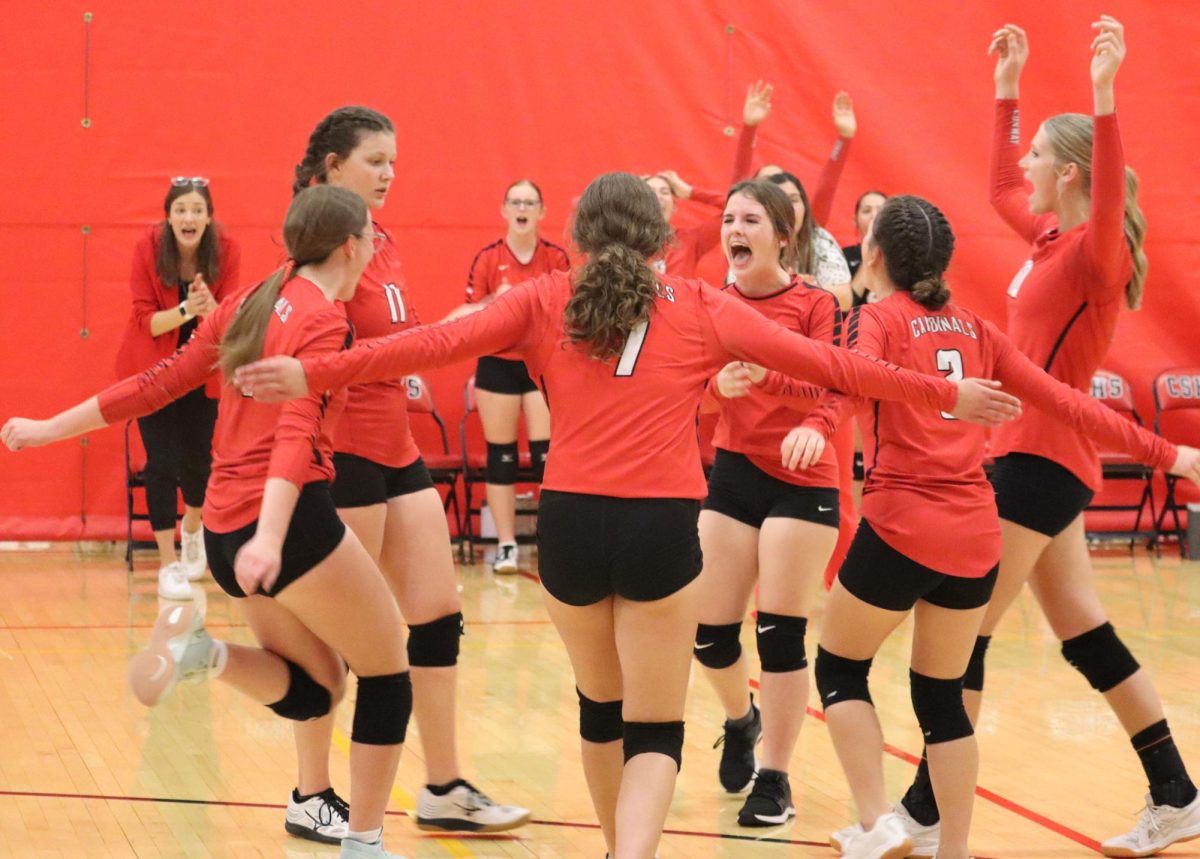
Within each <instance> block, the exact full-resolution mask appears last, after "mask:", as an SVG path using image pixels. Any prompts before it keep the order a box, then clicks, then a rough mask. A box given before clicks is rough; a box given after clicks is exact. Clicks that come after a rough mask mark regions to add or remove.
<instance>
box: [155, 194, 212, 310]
mask: <svg viewBox="0 0 1200 859" xmlns="http://www.w3.org/2000/svg"><path fill="white" fill-rule="evenodd" d="M193 192H195V193H197V194H199V195H200V196H201V197H203V198H204V204H205V205H206V206H208V218H209V221H208V226H206V227H205V228H204V233H203V235H201V236H200V246H199V247H198V248H196V271H197V272H198V273H199V274H201V275H203V276H204V282H205V283H207V284H208V285H209V286H212V285H213V284H214V283H216V282H217V278H218V277H220V276H221V241H220V235H221V234H220V228H219V227H218V226H217V223H216V221H214V220H212V217H213V201H212V194H211V193H210V192H209V190H208V186H207V185H194V184H192V183H191V182H188V183H186V184H184V185H174V184H172V185H171V187H170V188H168V189H167V196H166V199H164V200H163V214H164V215H166V216H167V218H170V217H171V205H172V204H173V203H174V202H175V201H176V200H178V199H179V198H180V197H182V196H183V195H184V194H191V193H193ZM179 269H180V259H179V243H178V242H176V241H175V231H174V230H173V229H171V222H170V221H169V220H167V219H164V220H163V224H162V231H161V232H160V233H159V235H158V257H157V258H156V259H155V262H154V270H155V272H157V274H158V279H159V280H161V281H162V282H163V283H165V284H166V285H167V286H178V285H179V281H180V280H182V278H181V277H180V270H179Z"/></svg>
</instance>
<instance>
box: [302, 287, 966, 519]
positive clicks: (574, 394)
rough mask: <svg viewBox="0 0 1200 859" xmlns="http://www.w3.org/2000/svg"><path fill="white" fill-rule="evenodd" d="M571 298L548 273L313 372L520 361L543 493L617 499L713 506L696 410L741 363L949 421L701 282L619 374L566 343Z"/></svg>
mask: <svg viewBox="0 0 1200 859" xmlns="http://www.w3.org/2000/svg"><path fill="white" fill-rule="evenodd" d="M571 292H572V284H571V280H570V277H569V276H568V275H567V274H566V273H564V272H552V273H551V274H548V275H543V276H542V277H540V278H537V279H535V280H532V281H529V282H528V283H525V284H522V285H521V286H517V287H515V288H513V289H511V290H509V291H508V292H506V293H505V294H504V295H502V296H500V297H499V298H497V299H496V300H495V301H494V302H492V304H491V305H490V306H489V307H487V308H486V309H484V310H482V311H480V312H479V313H473V314H471V315H469V316H465V317H462V318H460V319H456V320H453V321H451V322H445V323H440V324H438V325H432V326H429V327H426V328H418V329H412V330H410V331H405V332H402V333H399V334H394V335H392V336H390V337H385V338H380V339H376V340H368V341H364V342H363V343H362V344H361V345H360V346H359V347H358V348H355V349H352V350H350V352H348V353H347V354H346V355H344V356H342V357H341V359H340V360H328V359H327V358H323V357H316V358H314V359H312V360H307V359H306V360H305V361H304V368H305V371H306V372H307V374H308V384H309V387H310V389H312V390H317V391H321V390H325V389H327V388H331V387H337V386H340V385H345V384H347V383H349V382H351V381H355V380H357V381H371V380H373V379H386V378H392V377H394V376H399V375H403V374H405V373H411V372H417V371H419V370H422V369H429V368H431V367H438V366H442V365H444V364H449V363H452V362H454V361H460V360H463V359H464V358H470V357H473V356H477V355H488V354H493V353H495V352H497V351H500V350H502V349H511V350H514V351H516V352H517V353H519V354H520V355H521V356H522V357H523V358H524V360H525V362H526V364H527V365H528V366H529V370H530V375H531V376H532V377H533V378H534V379H535V380H536V381H537V383H538V385H539V386H540V387H541V389H542V393H543V394H544V395H545V397H546V401H547V403H548V404H549V406H550V416H551V418H550V419H551V433H552V435H553V437H554V445H553V447H551V452H550V456H549V458H548V460H547V463H546V477H545V480H544V481H543V486H545V487H547V488H550V489H557V490H563V491H569V492H581V493H589V494H595V495H609V496H615V497H621V498H661V497H674V498H703V497H704V495H705V492H706V487H705V483H704V475H703V472H702V471H701V467H700V451H699V448H698V445H697V441H696V431H695V417H696V408H697V405H698V404H699V401H700V397H701V395H702V394H703V392H704V387H705V383H706V382H707V381H708V379H710V378H711V377H712V375H713V374H714V373H715V372H716V371H717V370H719V369H720V368H721V367H723V366H724V365H725V364H726V363H728V362H729V361H730V360H731V358H732V359H740V360H747V361H753V362H754V363H756V364H760V365H762V366H765V367H775V368H778V369H780V370H782V371H783V372H785V373H788V374H789V375H791V376H795V377H798V378H806V379H811V380H812V381H813V382H814V383H816V384H819V385H822V386H825V387H828V388H832V389H835V390H845V391H853V392H856V393H859V394H863V395H866V396H879V397H885V398H888V397H902V398H905V399H908V400H911V401H913V402H917V403H922V404H924V405H925V406H926V407H929V408H931V409H934V410H936V409H939V408H940V409H946V408H953V405H954V403H956V402H957V398H958V392H957V389H956V388H955V386H954V385H953V384H952V383H950V382H948V381H946V380H945V379H942V378H936V377H932V376H921V375H916V374H909V373H904V372H899V371H897V369H896V368H894V367H888V366H885V365H884V364H882V363H881V362H878V361H875V360H872V359H868V358H864V357H862V356H859V355H854V354H851V353H850V352H848V351H846V350H844V349H835V348H833V347H832V346H829V345H827V344H825V343H819V342H816V341H813V340H809V339H807V338H805V337H802V336H800V335H798V334H794V333H792V332H790V331H787V330H786V329H784V328H782V327H781V326H780V325H779V324H778V323H776V322H773V321H771V320H770V319H767V318H766V317H765V316H763V315H762V314H760V313H757V312H755V311H754V310H751V309H750V308H748V307H746V306H745V304H743V303H742V302H740V301H737V300H736V299H733V298H730V297H729V296H727V295H724V294H722V293H720V292H718V291H717V290H714V289H712V288H711V287H708V286H706V285H705V284H704V283H702V282H701V281H698V280H684V279H682V278H677V277H671V276H662V277H660V280H659V290H658V297H657V299H656V300H655V302H654V306H653V309H652V312H651V315H650V319H649V322H648V323H647V324H646V325H645V326H644V327H639V328H637V329H636V330H635V331H633V332H632V333H631V334H630V336H629V337H628V339H627V341H626V344H625V348H624V350H623V352H622V354H621V356H620V359H619V360H617V361H599V360H595V359H593V358H590V357H589V356H588V355H587V352H586V350H585V349H584V348H583V347H581V346H579V345H576V344H573V343H571V342H570V341H569V340H568V338H567V337H566V336H565V334H564V331H563V311H564V309H565V308H566V305H567V302H568V300H569V299H570V297H571Z"/></svg>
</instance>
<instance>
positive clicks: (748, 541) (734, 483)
mask: <svg viewBox="0 0 1200 859" xmlns="http://www.w3.org/2000/svg"><path fill="white" fill-rule="evenodd" d="M794 218H795V215H794V213H793V209H792V205H791V201H790V200H788V198H787V195H786V194H784V192H783V191H782V190H780V188H779V186H778V185H776V184H774V183H772V182H768V181H765V180H756V181H753V182H741V183H739V184H737V185H735V186H734V187H733V189H732V190H731V191H730V193H729V202H728V203H727V204H726V206H725V219H724V220H725V222H724V225H723V226H722V229H721V244H722V246H723V247H724V250H725V255H726V257H727V259H728V261H729V266H730V269H731V271H732V272H733V275H734V281H733V283H731V284H729V285H727V286H726V287H725V289H724V291H725V293H726V294H727V295H730V296H732V297H733V298H735V299H737V300H739V301H742V302H744V303H745V304H746V305H748V306H749V307H752V308H754V309H755V310H757V311H758V312H759V313H761V314H763V315H764V316H766V317H767V318H769V319H773V320H775V321H776V322H778V323H779V324H780V325H782V326H784V327H785V328H788V329H789V330H792V331H795V332H797V333H799V334H803V335H804V336H806V337H809V338H812V339H814V340H820V341H822V342H825V343H833V342H834V341H835V339H836V338H838V337H839V335H840V329H841V312H840V311H839V309H838V305H837V299H835V298H834V297H833V295H831V294H830V293H828V292H826V291H825V290H823V289H820V288H818V287H816V286H813V285H811V284H808V283H805V282H804V280H803V279H801V277H800V276H799V275H795V274H792V273H791V265H790V263H791V257H792V256H793V250H794V245H793V242H792V236H793V234H794V232H795V221H794ZM771 375H772V376H773V377H778V374H771ZM750 376H751V370H750V369H749V368H747V367H746V366H745V365H744V364H741V363H740V362H735V363H731V364H729V365H727V366H726V367H725V368H724V369H723V370H722V371H721V372H720V373H719V374H718V375H717V378H716V385H714V386H713V387H712V389H713V390H715V391H716V393H717V398H718V400H719V401H720V417H719V419H718V422H717V427H716V432H715V434H714V438H713V444H714V445H715V447H716V456H715V458H714V461H713V467H712V471H711V473H710V475H709V480H708V496H707V497H706V498H705V500H704V509H703V510H702V511H701V513H700V546H701V548H702V549H703V551H704V570H703V572H702V573H701V575H700V589H701V596H700V605H701V608H700V627H699V630H698V632H697V634H696V645H695V653H696V659H697V660H698V661H699V662H700V663H701V664H702V665H703V666H704V668H705V674H706V675H707V677H708V679H709V681H710V682H711V683H712V685H713V688H714V689H715V690H716V692H717V696H718V698H720V700H721V703H722V705H723V706H724V710H725V733H724V736H723V737H722V738H721V739H720V740H719V741H718V743H720V744H722V750H721V764H720V767H719V778H720V782H721V785H722V787H724V788H725V789H726V790H727V791H729V792H731V793H739V792H741V791H744V790H746V789H747V788H750V787H751V784H753V790H752V791H751V793H750V796H749V797H747V799H746V802H745V804H744V806H743V807H742V809H741V811H740V812H739V813H738V823H739V824H740V825H742V826H773V825H777V824H780V823H786V822H787V820H788V819H789V818H791V817H792V816H793V815H794V814H795V808H794V807H793V805H792V792H791V785H790V783H789V781H788V776H787V770H788V761H789V760H790V759H791V756H792V752H793V750H794V749H795V746H796V740H797V738H798V737H799V734H800V726H801V723H802V721H803V719H804V708H805V706H806V705H807V703H808V685H809V683H808V670H807V665H808V660H807V657H806V654H805V647H804V636H805V630H806V628H807V625H808V616H809V614H810V613H811V611H812V608H813V603H814V602H815V600H816V597H817V593H818V592H819V590H820V584H821V581H822V578H823V574H824V571H825V566H826V564H827V563H828V562H829V559H830V556H831V555H832V554H833V549H834V546H835V545H836V543H837V539H838V515H839V514H838V466H837V461H836V458H835V455H834V450H833V447H832V445H831V446H829V447H828V448H826V451H825V454H824V455H823V456H822V457H821V459H820V461H819V462H817V463H815V464H814V465H813V466H812V467H811V468H809V469H807V470H805V471H800V472H796V471H792V470H790V469H788V468H786V467H785V465H783V464H781V463H780V453H779V452H780V447H781V445H786V444H787V443H788V440H789V438H790V437H791V431H792V429H793V428H794V427H796V426H797V425H799V424H800V422H801V421H802V420H803V418H804V416H805V415H806V413H807V411H806V409H805V408H804V403H803V402H802V401H801V400H799V399H797V398H796V397H795V396H794V392H793V390H792V389H793V388H796V389H801V390H803V391H804V392H806V393H807V394H808V396H809V400H808V404H810V405H811V404H813V403H815V402H816V399H817V397H818V396H819V395H820V394H821V393H822V391H821V390H820V389H817V388H814V387H813V386H811V385H808V386H804V385H801V384H800V383H793V382H791V381H787V380H779V379H777V378H776V379H767V378H765V377H764V378H763V379H761V380H760V384H758V385H755V384H753V383H752V382H751V381H750ZM772 384H775V385H776V386H777V387H779V388H780V389H781V390H786V394H787V395H788V396H779V395H777V394H776V393H775V391H774V390H772V388H771V385H772ZM752 592H757V605H758V617H757V625H756V627H755V629H756V633H757V636H756V641H757V645H758V656H759V660H760V662H761V664H762V674H761V676H760V689H761V696H762V701H761V703H762V712H761V716H760V713H759V708H758V707H756V706H755V705H754V701H753V698H752V696H751V695H750V694H749V679H750V670H749V665H748V662H747V659H746V657H745V655H744V654H743V653H742V646H741V640H740V637H741V629H742V619H743V618H744V617H745V615H746V605H747V603H748V602H749V599H750V595H751V593H752ZM760 735H761V738H762V741H763V754H762V759H761V762H760V764H759V766H760V768H759V769H758V773H757V777H755V768H756V762H755V755H754V747H755V744H756V742H757V741H758V739H759V737H760Z"/></svg>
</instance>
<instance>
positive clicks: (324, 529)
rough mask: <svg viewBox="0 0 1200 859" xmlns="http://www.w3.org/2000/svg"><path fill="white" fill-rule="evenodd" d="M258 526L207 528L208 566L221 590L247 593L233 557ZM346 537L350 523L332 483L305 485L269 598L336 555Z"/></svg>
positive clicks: (205, 541)
mask: <svg viewBox="0 0 1200 859" xmlns="http://www.w3.org/2000/svg"><path fill="white" fill-rule="evenodd" d="M257 529H258V521H257V520H255V521H254V522H251V523H250V524H249V525H246V526H244V527H242V528H238V529H237V530H236V531H230V532H229V533H228V534H219V533H217V532H215V531H209V530H208V529H207V528H205V529H204V548H205V550H206V551H207V552H208V567H209V569H210V570H212V574H213V578H214V579H216V581H217V584H218V585H220V586H221V590H223V591H225V593H227V594H229V595H230V596H231V597H239V598H240V597H244V596H246V592H245V591H243V590H242V588H241V586H240V585H239V584H238V583H237V576H236V575H234V572H233V560H234V558H236V557H237V553H238V549H240V548H242V546H244V545H245V544H246V543H248V542H249V541H250V538H251V537H253V536H254V532H255V531H256V530H257ZM344 536H346V526H345V525H344V524H342V520H341V519H339V518H338V515H337V509H336V508H335V507H334V506H333V499H332V498H331V497H330V494H329V484H328V483H326V482H324V481H315V482H313V483H306V484H304V488H303V489H301V490H300V497H299V498H298V499H297V500H296V509H295V511H293V513H292V521H291V522H290V523H289V524H288V531H287V536H286V537H284V539H283V564H282V566H281V567H280V569H279V578H277V579H276V580H275V584H274V585H272V586H271V589H270V590H268V591H264V592H263V593H265V594H266V595H267V596H269V597H273V596H275V595H276V594H278V593H279V592H280V591H282V590H283V589H284V588H286V587H287V586H288V585H290V584H291V583H292V582H294V581H296V579H298V578H300V577H301V576H302V575H304V574H305V573H307V572H308V571H309V570H311V569H312V568H313V567H315V566H316V565H317V564H319V563H321V562H322V561H323V560H325V559H326V558H328V557H329V556H330V555H331V554H333V550H334V549H336V548H337V547H338V544H339V543H341V542H342V538H343V537H344Z"/></svg>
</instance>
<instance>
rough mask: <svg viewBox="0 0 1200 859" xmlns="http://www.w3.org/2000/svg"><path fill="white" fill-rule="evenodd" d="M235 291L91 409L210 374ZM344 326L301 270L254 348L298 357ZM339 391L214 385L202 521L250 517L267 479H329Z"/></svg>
mask: <svg viewBox="0 0 1200 859" xmlns="http://www.w3.org/2000/svg"><path fill="white" fill-rule="evenodd" d="M244 296H245V293H243V294H242V295H236V296H232V297H230V298H228V299H227V300H225V301H222V302H221V305H220V306H219V307H218V308H217V310H216V312H215V313H213V314H212V315H211V316H210V317H208V318H207V319H205V320H204V321H203V322H201V323H200V326H199V328H197V329H196V333H195V334H193V335H192V338H191V340H189V341H188V342H187V345H185V346H184V347H183V348H182V349H180V350H179V351H178V352H176V353H175V354H174V355H172V356H171V357H170V358H167V359H166V360H163V361H160V362H159V363H157V364H155V365H154V366H153V367H151V368H150V369H149V370H146V371H145V372H143V373H141V374H140V375H137V376H130V377H129V378H127V379H125V380H123V381H120V382H118V383H116V384H115V385H113V386H112V387H110V388H108V389H106V390H104V391H102V392H101V393H100V395H99V403H100V414H101V415H102V416H103V417H104V420H105V421H106V422H108V423H110V424H112V423H116V422H117V421H123V420H129V419H130V418H135V417H140V416H142V415H147V414H150V413H151V412H156V411H158V410H159V409H161V408H162V407H163V406H165V405H166V404H167V403H169V402H171V401H172V400H175V399H178V398H179V397H181V396H183V395H184V394H186V393H187V392H188V391H190V390H192V389H193V388H195V387H196V386H197V385H199V384H201V383H203V382H204V381H205V380H206V379H208V378H209V376H211V375H212V374H213V373H214V368H215V366H216V364H217V361H218V349H219V347H220V344H221V337H222V336H223V335H224V333H225V329H226V328H228V327H229V323H230V320H231V319H232V318H233V315H234V313H236V312H237V309H238V306H239V305H240V304H241V300H242V298H244ZM349 340H350V327H349V325H347V323H346V315H345V313H344V312H343V310H342V308H341V307H340V306H338V305H335V304H333V303H331V302H329V301H328V300H327V299H326V298H325V295H324V294H323V293H322V292H321V290H320V288H319V287H318V286H317V285H316V284H314V283H313V282H312V281H310V280H307V279H305V278H303V277H295V278H292V279H291V280H290V281H288V282H287V283H286V284H284V286H283V289H282V291H281V292H280V295H279V299H278V300H277V301H276V302H275V312H274V313H273V314H272V315H271V320H270V323H269V324H268V326H267V336H266V340H265V341H264V343H263V352H262V353H263V355H294V356H296V357H298V358H302V357H306V356H313V355H320V354H323V353H325V352H336V351H339V350H341V349H344V348H346V346H347V345H348V343H349ZM344 399H345V397H344V395H342V394H341V393H340V392H339V393H338V394H337V395H336V396H333V395H330V394H327V393H320V394H310V395H308V396H305V397H302V398H300V399H297V400H292V401H291V402H288V403H284V404H282V405H278V404H276V405H264V404H262V403H257V402H255V401H254V400H252V399H249V398H247V397H243V396H242V394H241V392H240V391H238V390H237V389H236V388H234V387H233V386H232V385H222V386H221V402H220V405H219V406H218V413H217V427H216V431H215V432H214V433H213V464H212V473H211V475H210V477H209V479H208V490H207V492H206V493H205V496H204V526H205V527H206V528H208V529H209V530H210V531H214V532H217V533H222V534H225V533H229V532H230V531H236V530H237V529H238V528H241V527H243V526H245V525H248V524H250V523H251V522H253V521H254V520H255V519H256V518H258V511H259V507H261V505H262V494H263V486H264V484H265V483H266V480H267V478H270V477H282V478H284V479H285V480H288V481H290V482H291V483H294V484H295V485H296V486H303V485H304V484H305V483H310V482H312V481H315V480H332V479H333V460H332V458H331V456H332V453H333V439H332V437H331V435H330V433H329V428H330V426H332V424H333V423H334V422H335V421H336V419H337V416H338V413H339V412H340V411H341V408H342V402H343V400H344Z"/></svg>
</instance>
